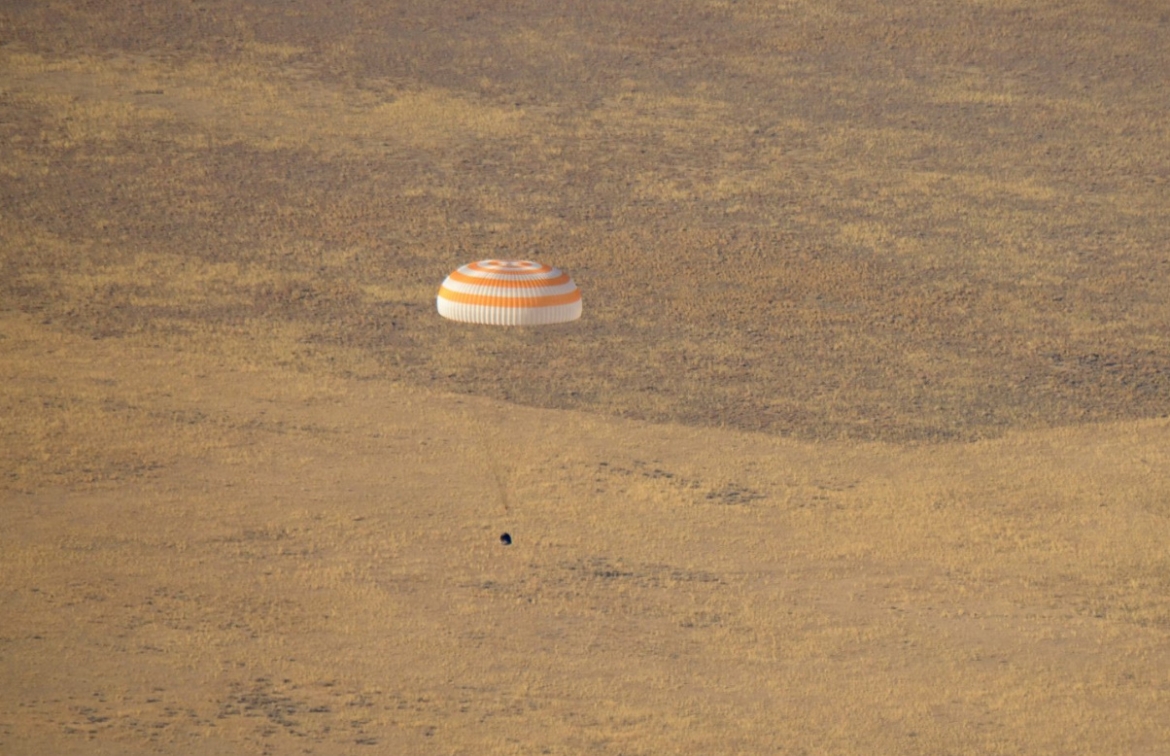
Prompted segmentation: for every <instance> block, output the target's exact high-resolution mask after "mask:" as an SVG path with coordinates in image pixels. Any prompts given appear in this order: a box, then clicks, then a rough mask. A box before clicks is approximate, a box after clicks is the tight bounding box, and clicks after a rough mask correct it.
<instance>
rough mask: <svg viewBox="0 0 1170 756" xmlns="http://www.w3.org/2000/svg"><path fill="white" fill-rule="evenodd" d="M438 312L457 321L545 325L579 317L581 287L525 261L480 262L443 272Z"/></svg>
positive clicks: (565, 276) (558, 273)
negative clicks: (444, 275) (447, 273)
mask: <svg viewBox="0 0 1170 756" xmlns="http://www.w3.org/2000/svg"><path fill="white" fill-rule="evenodd" d="M435 302H436V304H437V306H438V308H439V314H440V315H442V316H443V317H444V318H450V319H451V320H458V321H460V322H463V323H484V324H487V325H547V324H549V323H567V322H568V321H570V320H576V319H577V318H579V317H581V291H580V290H579V289H578V288H577V284H575V283H573V279H571V278H569V275H568V274H567V273H562V272H561V271H560V270H558V269H557V268H554V267H552V266H549V265H542V264H541V263H536V262H532V261H531V260H480V261H479V262H473V263H471V264H469V265H464V266H463V267H462V268H460V269H459V270H457V271H455V272H454V273H452V274H451V275H449V276H447V280H445V281H443V285H442V286H440V287H439V296H438V297H437V298H436V300H435Z"/></svg>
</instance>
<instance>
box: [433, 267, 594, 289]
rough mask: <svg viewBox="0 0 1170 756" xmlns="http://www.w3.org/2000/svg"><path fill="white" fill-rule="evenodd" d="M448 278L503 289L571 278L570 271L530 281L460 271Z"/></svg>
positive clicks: (541, 284)
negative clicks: (471, 274)
mask: <svg viewBox="0 0 1170 756" xmlns="http://www.w3.org/2000/svg"><path fill="white" fill-rule="evenodd" d="M492 272H493V273H506V272H509V271H502V270H499V271H492ZM447 278H450V279H451V280H452V281H458V282H459V283H465V284H477V285H479V286H491V287H492V288H497V287H498V288H501V289H503V288H516V289H538V288H543V287H545V286H560V285H562V284H567V283H568V282H569V281H570V280H571V279H570V278H569V274H568V273H562V274H560V275H559V276H557V277H556V278H534V279H532V280H530V281H500V280H498V279H496V280H493V279H491V278H476V277H475V276H469V275H467V274H465V273H460V272H459V271H455V272H453V273H452V274H451V275H449V276H447Z"/></svg>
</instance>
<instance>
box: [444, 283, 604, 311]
mask: <svg viewBox="0 0 1170 756" xmlns="http://www.w3.org/2000/svg"><path fill="white" fill-rule="evenodd" d="M439 296H440V297H442V298H443V299H446V300H447V301H449V302H459V303H461V304H469V305H481V306H483V307H555V306H556V305H564V304H572V303H573V302H579V301H581V290H580V289H575V290H573V291H570V292H568V293H567V294H553V295H550V296H547V297H494V296H492V295H490V294H463V293H461V292H458V291H451V290H450V289H448V288H447V287H445V286H444V287H442V288H440V289H439Z"/></svg>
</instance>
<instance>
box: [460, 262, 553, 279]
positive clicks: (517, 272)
mask: <svg viewBox="0 0 1170 756" xmlns="http://www.w3.org/2000/svg"><path fill="white" fill-rule="evenodd" d="M492 262H500V261H492ZM467 267H468V269H469V270H475V271H479V272H480V273H503V274H504V275H508V276H531V275H532V274H534V273H548V272H549V271H550V270H552V266H551V265H541V266H540V267H538V268H503V267H500V268H481V267H480V265H479V263H477V262H473V263H471V264H470V265H468V266H467Z"/></svg>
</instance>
